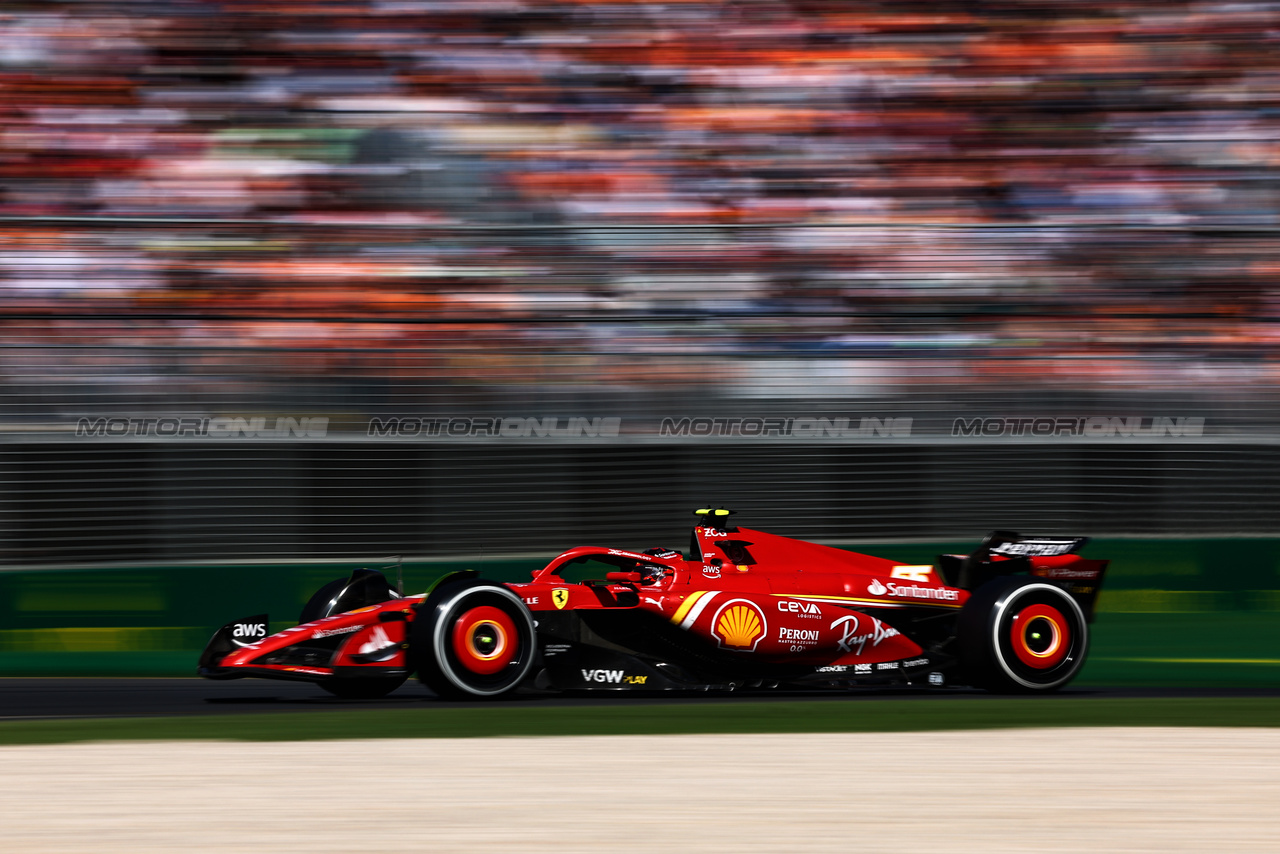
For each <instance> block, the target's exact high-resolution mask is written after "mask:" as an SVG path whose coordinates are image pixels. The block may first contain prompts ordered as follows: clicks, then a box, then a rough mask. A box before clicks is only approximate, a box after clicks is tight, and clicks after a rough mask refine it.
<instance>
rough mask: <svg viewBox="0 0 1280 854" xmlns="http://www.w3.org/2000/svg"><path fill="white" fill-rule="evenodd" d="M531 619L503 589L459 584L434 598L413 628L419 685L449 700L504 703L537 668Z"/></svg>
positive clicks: (412, 650) (490, 584)
mask: <svg viewBox="0 0 1280 854" xmlns="http://www.w3.org/2000/svg"><path fill="white" fill-rule="evenodd" d="M536 649H537V641H536V632H535V629H534V625H533V617H532V615H531V614H530V613H529V609H528V608H526V607H525V605H524V602H523V601H521V599H520V597H519V596H517V595H516V594H515V593H513V592H512V591H511V590H510V589H508V588H507V587H506V586H504V585H502V584H497V583H494V582H490V581H479V580H474V581H461V582H457V583H454V584H449V585H446V586H445V587H444V588H442V589H440V590H437V591H435V592H433V593H432V594H431V595H430V596H429V597H427V600H426V601H425V602H423V604H422V605H420V606H419V607H418V614H417V616H416V618H415V619H414V621H413V624H412V626H411V627H410V636H409V654H410V656H411V657H412V661H413V663H414V666H415V667H416V668H417V671H418V679H419V680H421V681H422V683H423V684H424V685H426V686H427V687H428V688H430V689H431V690H432V691H434V692H435V693H436V694H438V695H439V696H441V697H446V698H450V699H468V698H492V697H501V696H503V695H504V694H509V693H510V692H512V691H514V690H515V689H516V688H517V687H518V686H519V685H520V683H521V682H523V681H524V680H525V678H526V677H528V675H529V672H530V670H531V669H532V668H533V661H534V653H535V652H536Z"/></svg>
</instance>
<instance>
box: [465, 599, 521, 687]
mask: <svg viewBox="0 0 1280 854" xmlns="http://www.w3.org/2000/svg"><path fill="white" fill-rule="evenodd" d="M518 637H519V636H518V635H517V634H516V624H515V621H514V620H512V619H511V617H509V616H507V613H506V612H505V611H503V610H502V609H501V608H495V607H493V606H492V605H480V606H479V607H476V608H472V609H471V610H469V611H467V612H465V613H464V614H463V615H462V616H461V617H459V618H458V619H457V621H456V622H454V624H453V638H452V640H453V652H454V655H456V656H457V657H458V662H459V663H460V664H461V665H462V666H463V667H465V668H467V669H468V670H470V671H471V672H472V673H478V674H480V675H481V676H488V675H489V674H491V673H497V672H498V671H499V670H501V669H502V668H504V667H506V666H507V665H508V664H510V663H511V661H512V660H513V659H514V658H515V656H516V652H517V649H518V642H517V638H518Z"/></svg>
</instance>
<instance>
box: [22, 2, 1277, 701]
mask: <svg viewBox="0 0 1280 854" xmlns="http://www.w3.org/2000/svg"><path fill="white" fill-rule="evenodd" d="M1277 164H1280V3H1276V2H1256V3H1226V2H1194V3H1193V2H1162V3H1149V2H1109V3H1095V2H1081V1H1080V0H1074V2H1066V0H1061V1H1060V2H1049V0H1045V2H1036V0H1018V2H1012V1H1011V2H999V0H992V2H983V0H971V1H970V2H961V0H956V1H955V2H883V3H876V2H858V0H732V2H731V1H730V0H725V2H708V0H687V1H686V0H668V2H629V0H621V1H620V2H606V1H605V0H590V2H572V0H568V1H567V2H566V0H554V2H552V0H368V1H367V2H361V0H308V2H295V1H294V0H243V2H241V0H226V2H215V1H214V0H208V2H206V0H164V2H126V0H118V1H117V2H91V1H90V0H86V2H28V3H23V2H5V3H2V4H0V328H2V329H3V336H2V337H0V569H4V570H6V571H5V572H2V573H0V673H3V672H11V673H12V672H48V671H49V670H50V668H53V669H57V668H59V667H61V668H65V669H68V670H71V671H76V670H78V669H83V668H86V667H88V668H98V669H100V670H103V669H105V670H112V669H113V668H114V669H115V670H119V671H121V672H135V671H137V670H139V669H142V670H146V669H147V668H151V670H153V671H156V672H161V671H163V672H170V671H176V672H188V671H189V669H190V668H191V667H194V663H193V662H192V661H188V659H190V658H191V655H190V652H189V649H190V648H197V649H198V648H199V646H200V645H202V643H203V641H204V639H205V637H207V633H208V631H209V630H210V629H211V627H212V626H214V625H217V624H220V623H221V622H223V621H225V620H226V619H230V618H233V617H237V616H241V614H240V613H239V611H241V610H244V609H245V608H248V609H249V610H254V609H256V608H257V603H258V602H259V601H261V600H262V599H268V600H270V602H271V603H272V607H273V609H274V610H273V612H272V615H273V618H276V617H278V618H280V620H281V621H284V622H287V619H286V618H288V617H290V616H291V614H290V613H289V612H290V609H292V608H296V605H297V600H299V598H305V596H306V594H307V593H309V592H310V590H311V589H314V587H315V586H317V585H318V583H320V582H323V581H325V580H328V578H329V577H332V576H333V575H334V574H335V573H337V574H340V572H341V571H342V570H344V569H345V568H348V567H349V566H354V565H366V564H370V563H371V562H373V563H376V562H378V561H383V562H390V561H391V556H392V555H397V554H398V555H401V556H403V562H404V564H405V566H406V567H407V571H408V574H409V576H410V578H411V579H412V580H415V581H416V580H418V579H419V578H421V579H423V580H427V579H429V577H430V576H431V574H432V573H433V572H437V571H439V569H440V568H443V567H445V566H450V567H453V566H459V565H461V564H466V565H468V566H470V565H475V566H481V567H486V568H488V569H489V570H491V571H492V572H494V573H495V574H502V573H508V574H512V577H516V576H518V575H519V574H520V573H522V572H524V570H525V568H526V567H527V566H536V565H538V564H539V563H540V560H539V559H540V558H546V557H549V556H550V555H551V554H553V553H555V552H556V551H559V550H561V549H564V548H568V547H570V546H573V545H577V544H583V543H588V542H596V543H600V544H609V545H619V546H630V547H645V546H653V545H672V546H676V547H679V546H681V544H682V543H683V541H684V539H685V537H686V536H687V534H686V530H685V527H686V525H687V524H688V523H689V522H690V521H691V516H690V515H689V511H690V510H692V509H693V508H694V507H695V506H698V505H701V504H704V503H707V502H712V503H716V504H725V505H727V506H730V507H734V508H735V509H737V510H739V511H740V512H741V513H742V514H743V515H742V516H740V517H739V518H740V519H741V520H742V523H743V524H745V525H747V526H749V527H758V528H764V529H768V530H772V531H776V532H778V533H783V534H788V535H792V536H801V537H806V538H812V539H818V540H821V541H824V542H834V543H848V544H856V543H862V544H865V545H863V546H861V547H863V548H866V550H868V551H870V550H872V547H873V546H874V547H876V548H879V549H880V551H881V553H887V554H889V555H890V556H893V555H895V554H896V555H902V556H903V559H904V560H906V559H909V560H929V559H930V556H931V555H932V554H935V553H937V552H938V551H940V550H947V551H950V550H960V551H967V550H968V549H969V548H971V547H972V545H973V544H974V543H976V541H977V539H978V538H980V537H981V535H982V534H984V533H985V532H986V531H988V530H991V529H993V528H1002V529H1013V530H1021V531H1023V532H1031V533H1069V534H1087V535H1092V536H1095V537H1099V538H1101V541H1100V542H1096V543H1095V544H1094V546H1093V547H1091V548H1092V551H1091V552H1090V555H1091V556H1096V557H1112V558H1114V559H1115V563H1114V564H1113V570H1112V577H1111V579H1110V581H1109V582H1108V587H1107V589H1106V590H1105V592H1104V594H1103V600H1102V611H1103V616H1102V618H1100V620H1099V638H1100V641H1105V640H1106V635H1105V631H1106V625H1107V619H1108V615H1112V616H1111V620H1112V623H1111V625H1112V626H1118V625H1121V624H1123V625H1125V626H1127V627H1128V628H1127V629H1125V631H1128V632H1129V634H1127V635H1125V637H1126V638H1128V640H1126V641H1125V643H1127V644H1129V645H1128V646H1126V647H1124V650H1123V651H1121V652H1113V654H1111V656H1110V657H1111V658H1112V659H1114V660H1115V661H1116V662H1119V661H1121V660H1123V661H1126V662H1128V663H1127V664H1126V665H1125V667H1127V668H1129V669H1128V670H1126V671H1125V672H1126V673H1130V674H1132V673H1134V672H1139V671H1140V674H1139V675H1140V676H1141V675H1142V674H1148V675H1149V674H1150V673H1153V672H1156V670H1159V668H1164V669H1163V670H1159V672H1160V673H1162V674H1164V677H1168V678H1184V677H1186V678H1190V677H1187V676H1186V674H1188V673H1190V674H1191V675H1192V676H1194V677H1195V678H1196V679H1208V680H1213V679H1219V678H1231V679H1246V680H1264V681H1265V680H1272V681H1274V674H1275V672H1276V671H1275V667H1276V665H1277V662H1278V660H1280V658H1278V656H1280V649H1276V648H1275V643H1276V641H1275V640H1274V639H1272V634H1273V633H1271V632H1270V631H1269V628H1268V626H1269V625H1270V624H1271V623H1273V622H1274V617H1275V613H1274V612H1275V611H1276V610H1277V609H1280V593H1278V592H1277V588H1278V587H1280V577H1278V576H1277V571H1278V568H1280V563H1278V562H1277V549H1276V546H1277V544H1278V542H1277V540H1275V539H1272V537H1273V536H1275V535H1276V534H1277V524H1276V519H1277V514H1278V513H1280V489H1278V488H1277V487H1280V445H1278V444H1277V439H1278V438H1280V431H1278V430H1277V424H1278V421H1277V416H1278V414H1280V412H1278V410H1280V396H1278V395H1277V393H1276V390H1277V377H1280V360H1278V359H1277V356H1278V355H1280V346H1278V345H1280V334H1278V330H1280V326H1277V324H1276V320H1277V308H1278V305H1280V303H1278V300H1280V253H1277V251H1276V250H1277V249H1278V248H1280V180H1278V179H1277V176H1276V166H1277ZM886 549H887V550H888V552H886V551H885V550H886ZM522 555H534V556H535V557H529V558H528V559H527V560H526V559H525V558H523V557H519V556H522ZM415 574H416V575H415ZM255 597H256V598H255ZM1187 614H1194V615H1195V617H1194V623H1193V626H1194V627H1193V628H1188V625H1189V624H1188V622H1187V620H1188V619H1190V618H1188V617H1187V616H1186V615H1187ZM273 621H274V619H273ZM1126 621H1127V622H1126ZM1248 626H1254V627H1255V628H1256V630H1248V631H1246V628H1247V627H1248ZM1249 631H1253V634H1249ZM1241 632H1245V637H1246V639H1245V640H1241V639H1240V637H1241V636H1240V633H1241ZM1175 635H1176V636H1178V637H1182V638H1183V642H1184V645H1185V647H1184V648H1182V651H1181V652H1177V653H1176V654H1175V653H1170V652H1169V651H1168V647H1167V644H1166V641H1165V640H1159V641H1157V640H1154V639H1156V638H1159V639H1167V638H1169V637H1173V636H1175ZM1228 635H1230V636H1231V644H1234V645H1232V646H1230V648H1227V647H1222V646H1221V643H1225V641H1222V640H1221V639H1222V638H1223V637H1225V636H1228ZM1117 643H1118V641H1117ZM1268 643H1269V644H1271V646H1270V647H1268V646H1267V644H1268ZM1144 644H1145V646H1144ZM1215 644H1218V646H1215ZM1148 647H1149V648H1148ZM1117 649H1118V647H1117ZM1144 650H1145V652H1144ZM1104 652H1105V650H1104ZM144 653H145V655H144ZM153 653H154V655H152V654H153ZM147 655H151V656H152V657H151V658H146V656H147ZM144 659H145V661H144ZM1106 659H1107V655H1106V654H1102V655H1099V656H1098V661H1105V660H1106ZM1147 659H1150V660H1149V661H1147V663H1146V665H1141V664H1140V663H1141V662H1142V661H1144V660H1147ZM1154 659H1160V661H1159V662H1156V661H1154ZM1117 666H1119V665H1117ZM1090 667H1091V668H1093V670H1094V671H1095V672H1098V668H1099V667H1105V664H1097V665H1095V664H1091V665H1090ZM1117 672H1118V671H1117ZM1104 675H1105V674H1104ZM1164 677H1162V678H1164ZM1116 678H1121V677H1119V676H1117V677H1116ZM1124 678H1137V677H1132V675H1130V676H1125V677H1124Z"/></svg>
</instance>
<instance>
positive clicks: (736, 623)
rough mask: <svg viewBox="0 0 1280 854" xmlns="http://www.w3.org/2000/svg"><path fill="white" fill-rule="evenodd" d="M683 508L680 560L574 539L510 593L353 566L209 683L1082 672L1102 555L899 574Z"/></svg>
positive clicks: (1051, 680)
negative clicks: (686, 539) (688, 519)
mask: <svg viewBox="0 0 1280 854" xmlns="http://www.w3.org/2000/svg"><path fill="white" fill-rule="evenodd" d="M730 512H731V511H728V510H723V509H720V510H710V509H708V510H699V511H697V514H696V515H697V517H698V521H697V523H696V525H695V527H694V529H693V535H692V538H691V541H690V546H689V552H688V553H687V554H680V553H679V552H676V551H672V550H669V549H650V550H648V551H645V552H634V551H626V550H623V549H609V548H596V547H591V546H584V547H580V548H575V549H570V550H569V551H567V552H565V553H564V554H561V555H559V556H558V557H556V558H555V559H554V560H552V561H551V562H550V563H549V564H547V566H546V567H545V568H543V569H540V570H537V571H536V572H534V573H533V579H532V581H529V582H525V583H522V584H517V583H502V582H494V581H486V580H484V579H481V578H478V577H476V576H477V573H475V572H474V571H470V570H468V571H464V572H455V573H452V574H450V575H447V576H445V577H444V578H443V579H441V580H440V581H439V582H437V584H436V585H435V586H434V588H433V589H432V590H431V591H430V592H429V593H427V594H423V595H418V596H403V595H401V594H400V593H398V592H397V591H396V590H394V589H393V588H392V587H391V585H390V583H389V582H388V581H387V580H386V578H385V577H384V576H383V574H382V573H380V572H377V571H374V570H367V569H363V570H357V571H356V572H355V573H353V575H352V576H351V577H350V578H349V579H339V580H336V581H333V582H331V583H330V584H328V585H326V586H325V587H323V588H321V589H320V590H319V591H318V592H317V593H316V595H315V596H313V597H312V599H311V601H310V602H308V603H307V605H306V607H305V608H304V609H303V612H302V615H301V618H300V620H299V623H300V624H299V625H297V626H294V627H292V628H288V629H285V630H284V631H282V632H280V633H278V634H274V635H271V636H270V637H268V636H267V617H266V615H265V614H263V615H258V616H255V617H250V618H246V619H242V620H236V621H234V622H231V623H228V624H227V625H225V626H223V627H222V628H221V629H219V630H218V631H217V633H215V634H214V636H213V639H212V640H211V641H210V642H209V645H208V646H207V647H206V649H205V651H204V653H203V654H202V655H201V657H200V664H199V673H200V675H202V676H206V677H208V678H210V679H235V678H238V677H241V676H259V677H266V678H273V679H293V680H305V681H310V682H315V683H317V684H318V685H320V686H321V687H322V688H324V689H326V690H327V691H330V692H331V693H333V694H336V695H338V696H340V697H351V698H360V697H365V698H371V697H379V696H382V695H384V694H386V693H389V692H390V691H393V690H394V689H395V688H397V687H398V686H399V685H400V684H401V683H403V682H404V681H405V679H406V678H408V676H409V675H410V673H412V672H414V671H417V673H418V677H419V678H420V679H421V681H422V682H423V683H424V684H425V685H426V686H427V687H429V688H430V689H431V690H432V691H434V692H435V693H436V694H438V695H440V696H442V697H447V698H456V699H465V698H482V697H499V696H502V695H504V694H508V693H510V692H512V691H515V690H516V689H517V688H520V687H521V686H535V687H537V688H543V689H558V690H572V691H580V690H614V691H618V690H632V691H635V690H640V691H661V690H733V689H738V688H761V687H805V686H809V687H824V688H848V687H854V686H859V685H876V684H882V685H883V684H895V683H896V684H907V685H930V686H941V685H947V684H964V685H974V686H978V687H982V688H987V689H989V690H993V691H1052V690H1054V689H1056V688H1060V687H1062V686H1063V685H1065V684H1066V683H1067V682H1069V681H1070V680H1071V678H1072V677H1074V676H1075V675H1076V673H1077V672H1079V670H1080V667H1081V665H1083V664H1084V659H1085V654H1086V652H1087V650H1088V646H1089V623H1090V622H1091V621H1092V619H1093V606H1094V602H1095V600H1096V599H1097V595H1098V589H1099V587H1100V586H1101V584H1102V579H1103V575H1104V573H1105V572H1106V568H1107V561H1104V560H1087V559H1085V558H1082V557H1080V556H1078V555H1077V554H1076V552H1077V551H1078V550H1079V549H1080V547H1081V546H1083V545H1084V543H1085V542H1086V540H1085V539H1084V538H1080V537H1038V536H1037V537H1023V536H1019V535H1017V534H1012V533H1007V532H999V531H997V532H994V533H992V534H990V535H988V536H987V537H986V538H985V539H984V540H983V541H982V544H981V546H979V547H978V549H977V550H976V551H974V552H973V553H972V554H969V555H942V556H940V558H939V560H938V564H937V566H932V565H923V566H906V565H901V564H898V563H895V562H894V561H892V560H886V559H884V558H878V557H871V556H869V555H864V554H858V553H856V552H850V551H845V550H843V549H837V548H832V547H829V546H822V545H817V544H814V543H809V542H804V541H802V540H795V539H790V538H787V537H780V536H776V535H773V534H766V533H763V532H761V531H752V530H748V529H746V528H738V527H734V526H732V525H730V524H729V518H728V516H729V513H730Z"/></svg>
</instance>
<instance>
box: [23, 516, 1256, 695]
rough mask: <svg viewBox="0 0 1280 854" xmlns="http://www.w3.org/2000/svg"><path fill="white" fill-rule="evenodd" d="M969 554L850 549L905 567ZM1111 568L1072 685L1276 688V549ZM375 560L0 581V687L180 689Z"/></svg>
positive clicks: (1220, 550)
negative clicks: (219, 647)
mask: <svg viewBox="0 0 1280 854" xmlns="http://www.w3.org/2000/svg"><path fill="white" fill-rule="evenodd" d="M973 546H974V543H972V542H964V543H961V542H954V543H878V544H868V543H859V544H857V545H855V546H850V548H854V549H855V550H857V551H863V552H867V553H869V554H875V555H880V556H883V557H888V558H890V559H893V560H898V561H901V562H902V563H907V564H924V563H931V562H932V561H933V560H934V558H935V556H936V555H937V554H939V553H956V554H960V553H964V552H966V551H968V550H971V549H972V548H973ZM1085 554H1086V555H1087V556H1090V557H1100V558H1110V559H1111V567H1110V569H1109V570H1108V575H1107V580H1106V583H1105V585H1104V586H1103V591H1102V595H1101V597H1100V599H1099V613H1098V619H1097V621H1096V622H1095V623H1094V626H1093V629H1094V641H1093V648H1092V650H1091V653H1090V658H1089V663H1088V664H1087V665H1086V666H1085V669H1084V671H1083V672H1082V673H1081V675H1080V677H1079V679H1078V680H1077V684H1090V683H1092V684H1130V685H1143V684H1150V685H1160V684H1183V685H1199V684H1203V685H1223V684H1239V685H1265V684H1272V685H1274V684H1278V683H1280V538H1256V539H1226V538H1221V539H1186V540H1158V539H1150V540H1148V539H1136V538H1134V539H1098V540H1094V541H1093V542H1092V543H1090V545H1089V546H1088V547H1087V549H1086V552H1085ZM548 557H550V555H547V556H531V557H527V558H515V557H508V558H486V559H480V560H467V559H456V560H454V559H451V560H437V559H430V560H428V559H413V560H406V561H405V562H404V564H403V566H402V571H403V578H404V586H405V592H406V593H409V594H413V593H419V592H422V591H424V590H427V589H428V588H429V587H430V586H431V584H432V583H434V581H435V580H436V579H438V578H439V577H440V576H441V575H443V574H445V573H446V572H450V571H453V570H458V569H476V570H479V571H480V573H481V574H482V575H483V576H485V577H487V578H492V579H495V580H499V581H522V580H525V579H527V578H528V577H529V573H530V571H532V570H534V569H538V568H540V567H541V566H542V565H543V564H544V563H545V561H546V559H547V558H548ZM387 566H388V565H387V563H386V562H385V561H383V560H366V561H356V560H352V561H315V562H274V563H273V562H262V563H236V564H231V565H220V566H210V565H150V566H129V567H96V568H56V569H20V570H9V571H4V570H3V568H2V567H0V676H42V675H85V676H90V675H92V676H127V675H132V676H189V675H192V674H193V673H194V669H195V661H196V657H197V656H198V655H199V652H200V650H201V649H203V647H204V645H205V643H206V642H207V641H208V639H209V637H210V636H211V635H212V634H213V632H214V630H215V629H217V628H218V627H219V626H221V625H223V624H224V623H226V622H228V621H230V620H233V619H236V618H238V617H244V616H249V615H252V614H255V613H261V612H263V611H266V612H267V613H268V614H269V615H270V617H271V629H272V631H279V630H280V629H282V628H285V627H287V626H290V625H293V624H294V622H295V621H296V618H297V615H298V612H299V610H300V609H301V608H302V605H303V603H304V602H305V601H306V600H307V599H308V598H309V597H310V596H311V594H312V593H314V592H315V590H317V589H318V588H319V587H320V586H321V585H323V584H325V583H326V582H328V581H330V580H332V579H334V578H338V577H342V576H345V575H348V574H350V572H351V570H353V569H355V568H358V567H372V568H378V569H386V571H387V572H388V576H389V577H390V578H392V579H393V581H394V578H395V569H394V568H393V567H392V568H387Z"/></svg>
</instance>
